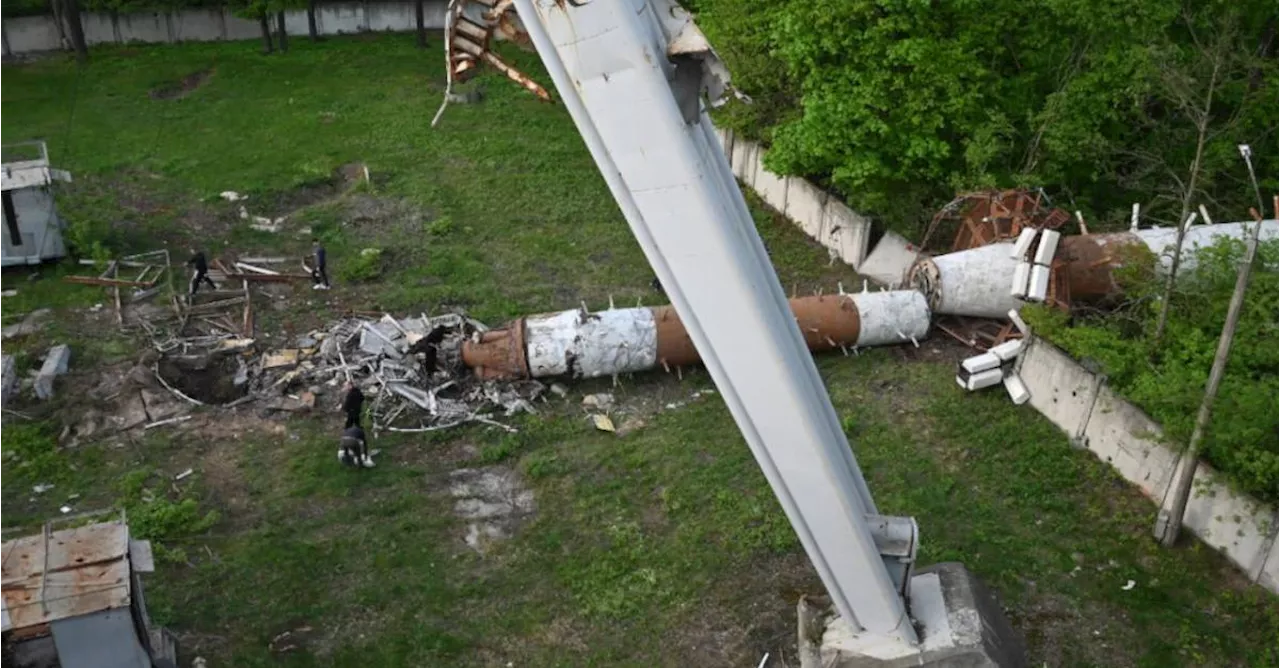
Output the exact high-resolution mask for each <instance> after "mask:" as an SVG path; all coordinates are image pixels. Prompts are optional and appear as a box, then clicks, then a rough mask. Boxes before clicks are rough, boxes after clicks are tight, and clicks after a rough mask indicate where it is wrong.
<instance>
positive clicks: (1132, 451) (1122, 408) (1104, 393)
mask: <svg viewBox="0 0 1280 668" xmlns="http://www.w3.org/2000/svg"><path fill="white" fill-rule="evenodd" d="M1161 434H1162V430H1161V429H1160V425H1159V424H1157V423H1156V422H1155V421H1154V420H1152V419H1151V418H1149V417H1147V415H1146V414H1145V413H1143V412H1142V411H1141V410H1139V409H1138V407H1136V406H1134V405H1133V404H1130V403H1129V402H1127V401H1125V400H1123V399H1121V398H1120V397H1119V396H1118V395H1116V393H1115V391H1113V390H1112V389H1111V388H1109V387H1105V386H1104V387H1102V388H1101V389H1100V390H1099V391H1098V399H1097V402H1095V403H1094V406H1093V413H1092V415H1090V417H1089V422H1088V424H1087V425H1086V426H1085V429H1084V438H1085V444H1086V446H1087V447H1088V448H1089V450H1091V451H1093V452H1094V453H1096V454H1097V455H1098V457H1099V458H1101V459H1103V460H1104V461H1107V458H1108V457H1112V456H1114V454H1115V453H1117V452H1123V453H1124V455H1125V458H1126V459H1127V460H1128V461H1132V462H1134V463H1135V464H1136V468H1132V469H1129V470H1125V469H1120V472H1121V474H1123V475H1124V477H1125V479H1126V480H1128V481H1129V482H1131V483H1133V484H1135V485H1137V486H1138V487H1140V488H1141V489H1142V493H1143V494H1146V495H1147V496H1148V497H1150V498H1151V499H1152V500H1154V501H1155V502H1156V503H1159V502H1160V501H1161V499H1163V498H1164V492H1165V488H1167V487H1168V485H1169V480H1170V478H1171V477H1172V476H1173V469H1174V467H1175V466H1176V465H1177V463H1178V457H1177V455H1176V454H1174V453H1173V451H1171V450H1170V449H1169V448H1168V447H1166V446H1165V445H1164V444H1163V443H1161V442H1160V438H1161ZM1117 468H1120V467H1117Z"/></svg>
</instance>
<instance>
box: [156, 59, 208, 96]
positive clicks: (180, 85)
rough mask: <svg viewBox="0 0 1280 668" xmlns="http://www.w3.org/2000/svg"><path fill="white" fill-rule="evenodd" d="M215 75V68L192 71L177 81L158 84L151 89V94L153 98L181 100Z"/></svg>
mask: <svg viewBox="0 0 1280 668" xmlns="http://www.w3.org/2000/svg"><path fill="white" fill-rule="evenodd" d="M211 76H213V68H212V67H210V68H208V69H204V70H200V71H198V72H192V73H191V74H188V75H187V76H185V77H182V78H181V79H179V80H177V81H173V82H170V83H167V84H164V85H163V86H156V87H155V88H152V89H151V92H150V95H151V99H153V100H181V99H182V98H184V97H186V96H188V95H190V94H191V93H192V92H193V91H195V90H196V89H197V88H199V87H201V86H203V85H204V83H205V82H206V81H208V80H209V77H211Z"/></svg>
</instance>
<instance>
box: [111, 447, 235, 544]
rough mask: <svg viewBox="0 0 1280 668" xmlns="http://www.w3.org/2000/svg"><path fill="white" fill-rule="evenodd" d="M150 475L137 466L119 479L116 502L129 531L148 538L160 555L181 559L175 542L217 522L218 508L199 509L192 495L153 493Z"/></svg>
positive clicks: (200, 531) (150, 473)
mask: <svg viewBox="0 0 1280 668" xmlns="http://www.w3.org/2000/svg"><path fill="white" fill-rule="evenodd" d="M151 478H152V472H151V471H150V470H149V469H138V470H136V471H131V472H130V473H128V474H127V475H125V476H124V477H123V478H121V479H120V484H119V489H120V493H121V498H120V502H119V505H120V506H121V507H122V508H124V510H125V512H126V514H127V515H128V518H129V531H130V532H131V533H133V534H134V535H136V536H138V537H139V538H145V539H148V540H150V541H152V544H153V547H154V548H155V553H156V556H157V557H159V558H160V559H162V560H165V561H171V562H174V561H185V560H186V553H185V552H184V551H183V550H182V548H181V547H179V546H178V545H177V543H180V542H181V541H183V540H185V539H188V538H191V537H193V536H195V535H197V534H200V533H203V532H205V531H207V530H208V529H209V528H210V527H212V526H213V525H214V524H217V522H218V519H219V515H218V512H217V511H215V510H211V511H209V512H207V513H204V512H201V510H200V504H199V503H198V502H197V501H196V500H195V499H193V498H191V497H189V496H185V495H183V494H181V493H179V494H178V495H177V498H169V497H167V496H164V493H163V492H161V493H156V492H155V491H154V490H152V489H151V488H150V487H148V485H147V483H148V482H149V481H150V480H151Z"/></svg>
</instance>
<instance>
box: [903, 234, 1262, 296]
mask: <svg viewBox="0 0 1280 668" xmlns="http://www.w3.org/2000/svg"><path fill="white" fill-rule="evenodd" d="M1255 224H1256V223H1251V222H1250V223H1219V224H1217V225H1197V226H1193V227H1192V228H1191V229H1189V230H1187V233H1186V238H1185V239H1184V241H1183V245H1182V253H1183V254H1182V269H1180V271H1181V270H1186V269H1191V268H1193V267H1194V266H1195V254H1194V253H1195V250H1196V249H1197V248H1201V247H1204V246H1208V245H1211V244H1213V243H1214V242H1215V240H1216V239H1217V238H1218V237H1233V238H1235V239H1239V240H1241V241H1244V240H1245V239H1247V238H1248V235H1249V234H1251V233H1252V230H1253V226H1254V225H1255ZM1277 233H1278V228H1277V224H1276V221H1275V220H1264V221H1262V231H1261V233H1260V234H1259V237H1258V238H1259V241H1270V240H1273V239H1275V238H1277ZM1133 235H1134V237H1135V238H1136V239H1137V240H1139V241H1141V242H1142V243H1143V244H1145V245H1146V246H1147V248H1149V249H1150V250H1151V252H1153V253H1155V254H1156V255H1157V256H1158V257H1159V261H1160V265H1159V267H1157V269H1158V270H1160V271H1162V272H1165V271H1168V269H1169V267H1170V265H1171V264H1172V261H1173V251H1172V247H1173V245H1174V244H1175V243H1176V241H1177V238H1178V230H1177V228H1161V229H1155V228H1153V229H1147V230H1139V231H1137V232H1134V233H1133ZM1090 238H1092V239H1094V240H1096V241H1097V243H1099V244H1103V243H1115V237H1114V236H1112V235H1101V234H1100V235H1091V237H1090ZM1011 246H1012V245H1011V244H1010V243H1008V242H1001V243H995V244H991V245H989V246H982V247H980V248H972V249H969V250H963V251H957V252H955V253H947V254H946V255H939V256H937V257H933V258H930V259H927V260H922V261H921V262H920V263H918V264H917V266H916V267H915V268H913V270H912V272H911V273H912V276H913V279H914V284H913V286H912V287H914V288H915V289H917V290H922V291H924V292H925V293H926V295H928V296H929V300H930V305H931V306H932V308H933V312H934V313H937V314H941V315H965V316H972V317H979V318H993V319H1000V320H1003V319H1006V318H1007V317H1008V313H1009V311H1010V310H1017V309H1019V308H1021V306H1022V303H1023V302H1022V301H1021V300H1019V299H1017V298H1016V297H1014V296H1013V295H1011V294H1010V286H1016V285H1018V283H1019V281H1018V278H1020V277H1018V276H1017V271H1018V261H1017V260H1014V259H1013V258H1011V257H1010V251H1011ZM1061 246H1062V242H1061V241H1060V242H1059V243H1058V244H1057V247H1058V248H1061ZM1037 259H1040V258H1037ZM1049 259H1050V261H1051V260H1052V258H1049ZM930 264H931V265H932V266H929V265H930ZM926 269H927V271H925V270H926ZM1032 278H1033V280H1032V281H1031V283H1032V284H1033V285H1031V286H1030V287H1029V289H1028V294H1029V295H1031V296H1030V297H1028V300H1029V301H1030V300H1037V301H1038V300H1042V299H1044V297H1045V296H1044V295H1043V294H1042V293H1040V292H1039V290H1038V288H1039V284H1038V283H1037V281H1036V280H1034V279H1035V278H1036V277H1035V276H1034V272H1033V275H1032ZM1039 278H1040V279H1042V280H1044V279H1047V276H1041V277H1039ZM1044 285H1045V287H1047V285H1048V282H1047V280H1044ZM1015 289H1016V288H1015Z"/></svg>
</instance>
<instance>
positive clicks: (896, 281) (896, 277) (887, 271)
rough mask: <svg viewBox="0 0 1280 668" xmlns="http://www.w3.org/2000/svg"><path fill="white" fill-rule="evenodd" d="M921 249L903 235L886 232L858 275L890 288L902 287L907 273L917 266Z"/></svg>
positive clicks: (859, 269) (860, 268) (859, 268)
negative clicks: (912, 266) (913, 266)
mask: <svg viewBox="0 0 1280 668" xmlns="http://www.w3.org/2000/svg"><path fill="white" fill-rule="evenodd" d="M918 254H919V249H918V248H916V247H915V244H912V243H911V242H910V241H907V240H906V238H904V237H903V236H902V235H900V234H897V233H895V232H885V233H884V236H883V237H881V238H880V243H878V244H876V247H875V249H874V250H872V251H871V254H870V255H868V256H867V259H866V260H865V261H864V262H863V263H862V266H861V267H858V273H860V274H862V275H863V276H866V277H867V278H870V279H872V280H874V281H875V282H877V283H880V284H881V285H884V286H886V287H889V288H897V287H901V286H902V284H903V282H904V281H905V280H906V277H907V271H908V270H910V269H911V265H913V264H915V262H916V257H917V256H918Z"/></svg>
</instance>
